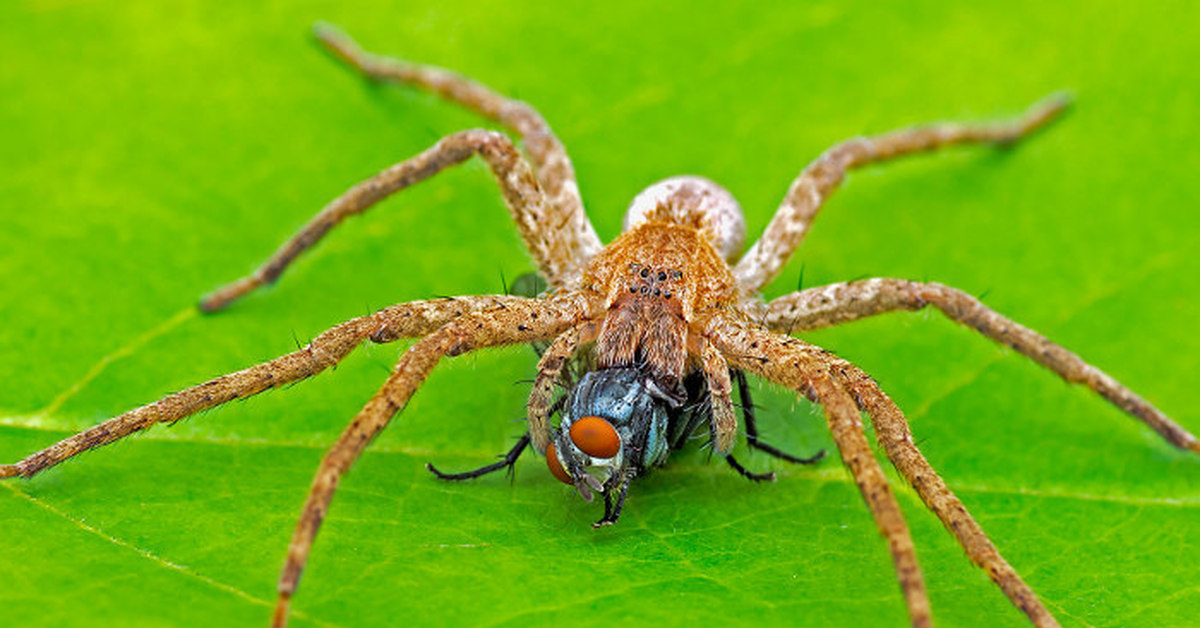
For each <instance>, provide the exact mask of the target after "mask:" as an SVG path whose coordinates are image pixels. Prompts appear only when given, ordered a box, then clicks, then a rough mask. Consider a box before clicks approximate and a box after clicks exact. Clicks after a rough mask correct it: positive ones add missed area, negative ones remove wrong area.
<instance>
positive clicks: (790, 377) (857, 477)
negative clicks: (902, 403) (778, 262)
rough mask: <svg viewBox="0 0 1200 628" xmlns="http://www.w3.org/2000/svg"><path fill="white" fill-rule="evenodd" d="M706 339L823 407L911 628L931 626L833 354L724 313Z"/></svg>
mask: <svg viewBox="0 0 1200 628" xmlns="http://www.w3.org/2000/svg"><path fill="white" fill-rule="evenodd" d="M705 335H706V337H707V338H708V339H709V340H710V341H711V342H712V343H714V344H715V345H716V346H717V348H718V349H719V350H720V351H721V352H722V353H723V354H724V355H725V357H726V358H728V360H729V361H730V362H731V363H733V365H734V366H735V367H737V368H741V369H745V370H748V371H750V372H751V373H754V374H756V375H758V376H760V377H765V378H767V379H769V380H772V381H775V382H778V383H780V384H783V385H785V386H788V387H790V388H792V389H794V390H797V391H799V392H801V393H803V394H805V395H806V396H808V397H809V398H810V399H813V400H814V401H815V402H817V403H820V404H821V405H822V406H823V407H824V409H825V417H826V420H827V422H828V423H829V428H830V431H831V432H832V433H833V438H834V442H836V443H837V446H838V451H840V452H841V456H842V462H843V463H844V464H845V465H846V467H847V468H848V469H849V470H850V473H851V475H853V476H854V481H855V484H857V485H858V490H859V492H860V493H861V494H862V496H863V500H864V501H865V502H866V503H867V506H868V507H869V508H870V510H871V514H872V515H873V516H874V518H875V523H876V525H877V526H878V528H879V531H880V533H882V534H883V537H884V538H885V539H886V540H887V543H888V548H889V550H890V551H891V554H892V562H893V564H894V566H895V569H896V575H897V578H898V579H899V581H900V590H901V592H902V593H903V594H904V598H905V601H906V603H907V605H908V613H909V618H910V619H911V621H912V624H913V625H914V626H931V625H932V619H931V616H930V609H929V597H928V594H927V593H926V590H925V580H924V577H923V576H922V575H921V568H920V566H919V565H918V564H917V555H916V550H915V548H914V547H913V542H912V536H911V535H910V534H909V531H908V524H907V523H905V520H904V514H903V513H902V512H901V511H900V505H899V504H898V503H897V502H896V498H895V496H894V495H893V494H892V491H891V489H890V488H889V487H888V483H887V478H886V477H885V476H884V474H883V469H882V468H881V467H880V466H879V461H878V460H876V459H875V456H874V454H873V453H872V451H871V446H870V444H869V443H868V442H867V437H866V432H865V430H864V428H863V423H862V417H861V416H860V414H859V410H858V407H857V406H856V405H855V401H854V399H853V398H852V397H851V396H850V393H849V392H848V391H847V390H846V388H845V385H844V384H843V383H842V382H840V381H837V380H835V379H833V377H832V374H831V372H830V364H831V360H833V359H835V358H833V357H832V354H830V353H829V352H827V351H825V350H823V349H820V348H818V347H814V346H812V345H810V344H807V343H805V342H803V341H801V340H798V339H796V338H789V337H787V336H781V335H777V334H773V333H771V332H768V331H766V330H763V329H757V328H755V327H753V326H751V325H748V324H746V323H745V322H742V321H738V320H734V319H732V318H731V317H729V316H725V315H717V316H714V317H713V318H712V319H710V320H709V322H708V324H707V325H706V328H705Z"/></svg>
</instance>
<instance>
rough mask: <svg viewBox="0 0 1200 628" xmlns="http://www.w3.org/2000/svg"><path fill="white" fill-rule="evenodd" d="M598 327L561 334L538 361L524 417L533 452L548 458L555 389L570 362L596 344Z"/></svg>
mask: <svg viewBox="0 0 1200 628" xmlns="http://www.w3.org/2000/svg"><path fill="white" fill-rule="evenodd" d="M596 334H597V327H596V324H595V323H594V322H591V321H589V322H584V323H581V324H579V325H576V326H575V327H572V328H571V329H568V330H567V331H565V332H563V333H562V334H559V336H558V337H556V338H555V339H554V341H553V342H551V343H550V346H548V347H547V348H546V351H545V352H544V353H543V354H542V358H541V359H540V360H538V366H537V375H536V376H535V377H534V379H533V388H532V389H531V390H530V391H529V402H528V403H527V404H526V406H525V417H526V418H527V420H528V421H529V436H530V438H531V439H532V440H533V448H534V449H535V450H536V451H537V452H538V453H539V454H541V455H543V456H544V455H546V448H547V447H549V446H550V438H551V434H552V430H551V429H550V417H551V416H552V415H553V414H554V412H553V409H554V406H555V402H554V401H553V398H554V387H555V386H556V384H557V383H558V381H559V379H560V378H561V377H562V374H563V369H564V367H566V365H567V362H568V361H570V359H571V357H572V356H574V355H575V352H576V351H578V350H579V347H580V346H582V345H583V344H585V343H587V342H590V341H592V340H595V338H596Z"/></svg>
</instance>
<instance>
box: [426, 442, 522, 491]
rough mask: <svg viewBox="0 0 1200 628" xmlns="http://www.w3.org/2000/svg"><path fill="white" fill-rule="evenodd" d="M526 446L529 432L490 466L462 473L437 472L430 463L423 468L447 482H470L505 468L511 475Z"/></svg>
mask: <svg viewBox="0 0 1200 628" xmlns="http://www.w3.org/2000/svg"><path fill="white" fill-rule="evenodd" d="M528 446H529V432H525V434H523V435H522V436H521V438H520V439H519V440H517V444H516V445H513V448H512V449H510V450H508V453H506V454H504V455H502V456H500V462H493V463H492V464H489V465H484V466H482V467H479V468H478V469H474V470H471V471H463V472H462V473H443V472H441V471H439V470H438V469H437V467H435V466H433V463H432V462H426V463H425V468H426V469H429V472H430V473H432V474H434V475H436V476H437V478H438V479H439V480H449V481H459V480H472V479H475V478H478V477H482V476H485V475H487V474H489V473H494V472H496V471H499V470H500V469H505V468H506V469H508V473H509V474H512V472H513V469H514V468H515V466H514V465H516V464H517V458H520V457H521V454H522V453H524V452H525V448H526V447H528Z"/></svg>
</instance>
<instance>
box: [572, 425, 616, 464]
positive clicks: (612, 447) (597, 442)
mask: <svg viewBox="0 0 1200 628" xmlns="http://www.w3.org/2000/svg"><path fill="white" fill-rule="evenodd" d="M571 442H573V443H575V446H576V447H578V448H579V450H580V451H582V452H583V453H585V454H587V455H589V456H593V457H595V458H612V457H613V456H615V455H617V452H618V451H621V437H620V436H618V435H617V430H615V429H613V426H612V424H611V423H609V422H608V421H605V420H604V419H602V418H600V417H598V416H585V417H583V418H582V419H579V420H578V421H576V422H575V423H573V424H572V425H571Z"/></svg>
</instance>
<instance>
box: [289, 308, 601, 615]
mask: <svg viewBox="0 0 1200 628" xmlns="http://www.w3.org/2000/svg"><path fill="white" fill-rule="evenodd" d="M582 314H583V313H582V312H581V311H580V310H579V308H578V306H577V304H575V303H574V302H570V301H566V300H563V301H554V300H538V299H518V300H517V301H515V302H513V303H509V304H506V305H504V306H501V307H498V308H494V309H490V310H485V311H482V312H475V313H472V314H468V315H466V316H463V317H462V318H459V319H457V320H455V321H452V322H451V323H449V324H447V325H446V326H444V327H442V328H441V329H440V330H438V331H436V332H434V333H433V334H430V335H429V336H426V337H425V338H423V339H422V340H420V341H419V342H417V343H416V344H414V345H413V346H412V347H411V348H409V350H408V351H407V352H405V354H404V355H403V356H402V357H401V358H400V361H399V362H398V363H397V364H396V368H395V370H394V371H392V375H391V376H390V377H389V378H388V380H387V382H386V383H384V385H383V387H382V388H380V390H379V392H377V393H376V394H375V396H374V397H372V398H371V400H370V401H368V402H367V405H366V406H365V407H363V409H362V410H361V411H360V412H359V413H358V416H356V417H355V418H354V420H353V421H351V422H350V424H349V425H348V426H347V427H346V430H345V431H344V432H342V435H341V436H340V437H339V438H338V440H337V443H335V444H334V445H333V447H332V448H331V449H330V450H329V453H327V454H326V455H325V458H324V459H323V460H322V461H321V466H320V467H319V468H318V470H317V474H316V478H315V479H314V480H313V485H312V489H311V491H310V492H309V495H308V500H307V501H306V502H305V504H304V509H303V511H302V513H301V515H300V521H299V522H298V523H297V525H296V531H295V534H294V535H293V536H292V542H291V544H290V545H289V546H288V555H287V561H286V562H285V563H284V567H283V572H282V573H281V574H280V577H279V600H278V603H277V605H276V607H275V613H274V616H273V621H272V623H273V625H275V626H283V625H285V624H286V623H287V615H288V606H289V601H290V600H291V597H292V595H293V594H294V593H295V591H296V585H297V584H298V583H299V581H300V573H301V571H302V570H303V569H304V564H305V562H307V560H308V554H309V551H310V550H311V548H312V543H313V540H314V539H315V538H316V535H317V530H318V529H319V528H320V525H321V521H322V520H324V518H325V513H326V512H327V510H328V508H329V503H330V501H331V500H332V499H333V493H334V491H335V490H336V489H337V486H338V482H339V481H340V480H341V477H342V475H343V474H344V473H345V472H346V471H347V470H349V468H350V466H351V465H352V464H353V463H354V461H355V460H357V459H358V456H359V455H360V454H361V453H362V452H363V450H364V449H365V448H366V446H367V444H368V443H370V442H371V440H373V439H374V438H375V436H376V435H378V434H379V432H380V431H382V430H383V428H384V427H386V426H387V424H388V422H389V421H391V419H392V417H393V416H394V415H395V414H396V413H397V412H399V411H400V410H401V409H403V408H404V406H405V405H407V404H408V401H409V399H410V398H411V397H412V395H413V393H415V392H416V390H417V388H418V387H420V385H421V383H422V382H424V381H425V378H426V377H427V376H428V375H429V372H430V371H431V370H433V367H434V366H436V365H437V363H438V362H439V361H440V360H441V358H442V356H446V355H448V356H455V355H461V354H463V353H466V352H468V351H472V350H474V349H479V348H483V347H489V346H498V345H508V344H517V343H528V342H533V341H535V340H544V339H547V338H552V337H554V336H555V335H556V334H559V333H561V332H562V331H563V330H564V329H565V328H567V327H568V326H569V325H573V324H576V322H577V319H578V317H579V316H581V315H582Z"/></svg>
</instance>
